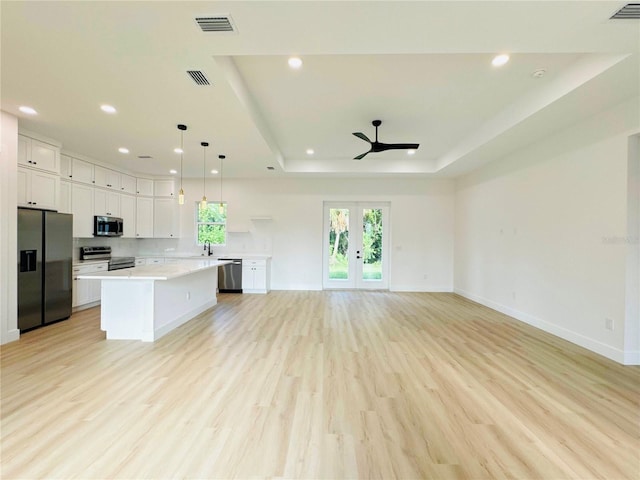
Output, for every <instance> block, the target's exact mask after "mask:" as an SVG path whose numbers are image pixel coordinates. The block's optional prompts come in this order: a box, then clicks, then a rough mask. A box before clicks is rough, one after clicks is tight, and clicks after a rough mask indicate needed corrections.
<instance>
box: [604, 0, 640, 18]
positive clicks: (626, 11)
mask: <svg viewBox="0 0 640 480" xmlns="http://www.w3.org/2000/svg"><path fill="white" fill-rule="evenodd" d="M611 18H612V19H614V18H615V19H640V3H627V4H626V5H625V6H624V7H622V8H621V9H620V10H618V11H617V12H616V13H615V14H614V15H613V17H611Z"/></svg>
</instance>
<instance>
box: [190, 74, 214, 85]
mask: <svg viewBox="0 0 640 480" xmlns="http://www.w3.org/2000/svg"><path fill="white" fill-rule="evenodd" d="M187 73H188V74H189V76H190V77H191V79H192V80H193V81H194V82H196V84H197V85H211V84H210V83H209V80H208V79H207V77H205V76H204V73H202V72H201V71H200V70H187Z"/></svg>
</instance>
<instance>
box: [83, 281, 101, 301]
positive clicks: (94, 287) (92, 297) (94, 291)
mask: <svg viewBox="0 0 640 480" xmlns="http://www.w3.org/2000/svg"><path fill="white" fill-rule="evenodd" d="M86 281H87V282H89V302H99V301H100V298H101V297H102V295H101V291H100V288H101V287H102V281H101V280H86Z"/></svg>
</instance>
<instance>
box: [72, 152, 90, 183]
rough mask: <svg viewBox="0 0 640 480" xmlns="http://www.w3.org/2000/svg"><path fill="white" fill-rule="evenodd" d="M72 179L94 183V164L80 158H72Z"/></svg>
mask: <svg viewBox="0 0 640 480" xmlns="http://www.w3.org/2000/svg"><path fill="white" fill-rule="evenodd" d="M71 179H72V180H73V181H74V182H80V183H86V184H88V185H89V184H90V185H93V164H92V163H89V162H85V161H84V160H80V159H79V158H72V159H71Z"/></svg>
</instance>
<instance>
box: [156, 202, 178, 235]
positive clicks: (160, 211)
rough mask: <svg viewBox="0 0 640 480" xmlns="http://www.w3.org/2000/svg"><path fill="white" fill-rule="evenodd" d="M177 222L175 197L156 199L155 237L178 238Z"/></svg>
mask: <svg viewBox="0 0 640 480" xmlns="http://www.w3.org/2000/svg"><path fill="white" fill-rule="evenodd" d="M176 223H177V222H176V201H175V200H174V199H173V198H156V199H154V200H153V237H154V238H178V233H177V229H176Z"/></svg>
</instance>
